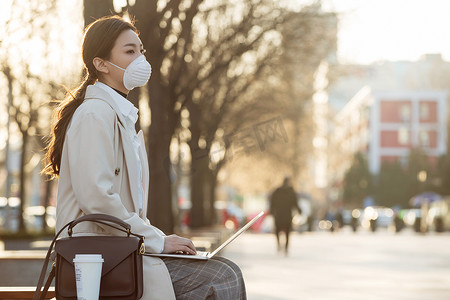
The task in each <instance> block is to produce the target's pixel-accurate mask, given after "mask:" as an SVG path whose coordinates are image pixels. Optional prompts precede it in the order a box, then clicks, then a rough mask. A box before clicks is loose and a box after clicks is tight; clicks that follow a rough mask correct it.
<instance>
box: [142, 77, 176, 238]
mask: <svg viewBox="0 0 450 300" xmlns="http://www.w3.org/2000/svg"><path fill="white" fill-rule="evenodd" d="M155 81H157V79H156V80H155V79H154V81H153V82H155ZM148 88H149V94H150V104H151V120H152V121H151V125H150V128H149V132H148V141H149V149H148V161H149V166H150V191H149V209H148V212H147V215H148V217H149V219H150V220H151V222H152V224H153V225H154V226H156V227H158V228H159V229H161V230H162V231H164V232H165V233H167V234H169V233H172V232H173V230H174V225H173V211H172V196H171V195H172V193H171V180H170V172H171V162H170V156H169V154H170V140H171V133H170V126H169V125H170V122H169V118H168V116H167V109H166V107H165V106H166V105H167V103H166V100H167V97H164V94H163V90H162V88H161V87H160V85H158V84H151V83H150V84H149V87H148Z"/></svg>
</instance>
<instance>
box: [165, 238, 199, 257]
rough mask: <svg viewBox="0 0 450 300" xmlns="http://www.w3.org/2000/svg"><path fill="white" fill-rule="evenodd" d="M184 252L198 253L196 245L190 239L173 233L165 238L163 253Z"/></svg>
mask: <svg viewBox="0 0 450 300" xmlns="http://www.w3.org/2000/svg"><path fill="white" fill-rule="evenodd" d="M175 252H183V253H187V254H196V253H197V251H196V250H195V246H194V244H193V243H192V241H191V240H190V239H186V238H182V237H179V236H178V235H175V234H172V235H169V236H166V237H165V238H164V249H163V251H162V253H175Z"/></svg>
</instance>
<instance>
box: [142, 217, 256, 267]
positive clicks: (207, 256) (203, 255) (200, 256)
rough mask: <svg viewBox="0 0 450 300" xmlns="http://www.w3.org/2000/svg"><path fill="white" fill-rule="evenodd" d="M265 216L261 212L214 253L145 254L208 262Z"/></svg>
mask: <svg viewBox="0 0 450 300" xmlns="http://www.w3.org/2000/svg"><path fill="white" fill-rule="evenodd" d="M263 214H264V212H263V211H262V212H260V213H259V214H258V215H257V216H256V217H254V218H253V219H251V220H250V222H248V223H247V224H245V226H243V227H242V228H241V229H239V230H238V231H237V232H236V233H235V234H233V235H232V236H231V237H230V238H229V239H228V240H226V241H225V242H224V243H223V244H222V245H220V246H219V247H217V249H216V250H214V251H213V252H205V251H197V254H195V255H192V254H179V253H147V252H146V253H144V255H147V256H157V257H172V258H189V259H202V260H208V259H210V258H211V257H213V256H214V255H216V254H217V253H218V252H219V251H220V250H222V249H223V248H225V247H226V246H227V245H228V244H230V243H231V242H232V241H234V239H236V238H237V237H238V236H240V235H241V234H242V233H243V232H244V231H246V230H247V229H249V228H250V226H252V225H253V223H255V222H256V221H257V220H258V219H259V218H261V216H262V215H263Z"/></svg>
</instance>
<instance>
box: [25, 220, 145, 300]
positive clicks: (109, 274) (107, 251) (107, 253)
mask: <svg viewBox="0 0 450 300" xmlns="http://www.w3.org/2000/svg"><path fill="white" fill-rule="evenodd" d="M84 221H90V222H97V223H101V224H104V225H107V226H110V227H113V228H115V229H117V230H120V231H123V232H125V233H126V234H127V236H76V237H73V236H72V229H73V227H74V226H75V225H77V224H79V223H80V222H84ZM115 225H119V227H118V226H115ZM66 228H68V229H67V231H68V235H69V236H68V237H65V238H60V239H57V238H58V236H59V235H60V234H61V232H62V231H63V230H64V229H66ZM53 246H55V253H56V261H55V263H53V266H52V270H51V272H50V274H49V276H48V279H47V282H46V284H45V287H44V289H43V290H42V292H41V287H42V284H43V282H44V277H45V274H46V271H47V266H48V263H49V260H50V256H51V252H52V249H53ZM144 252H145V246H144V237H143V236H141V235H138V234H134V233H132V232H131V226H130V225H129V224H128V223H126V222H124V221H122V220H120V219H118V218H116V217H113V216H109V215H104V214H90V215H86V216H83V217H80V218H78V219H76V220H74V221H72V222H69V223H68V224H66V225H65V226H64V227H63V228H62V229H61V230H60V231H59V232H58V233H57V234H56V236H55V238H54V239H53V241H52V243H51V245H50V247H49V249H48V252H47V256H46V258H45V261H44V266H43V267H42V271H41V276H40V278H39V282H38V285H37V287H36V292H35V294H34V298H33V299H35V300H37V299H44V297H45V294H46V293H47V290H48V288H49V286H50V284H51V282H52V280H53V277H56V279H55V294H56V299H64V300H65V299H74V300H76V299H77V289H76V283H75V268H74V264H73V259H74V257H75V254H101V255H102V257H103V259H104V263H103V267H102V275H101V276H102V277H101V282H100V299H112V300H114V299H117V300H119V299H120V300H132V299H133V300H134V299H139V298H141V297H142V293H143V277H142V276H143V275H142V254H143V253H144ZM39 297H40V298H39Z"/></svg>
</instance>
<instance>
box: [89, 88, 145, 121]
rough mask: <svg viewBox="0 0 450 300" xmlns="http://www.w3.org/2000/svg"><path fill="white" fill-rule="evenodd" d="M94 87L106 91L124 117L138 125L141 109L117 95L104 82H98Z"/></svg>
mask: <svg viewBox="0 0 450 300" xmlns="http://www.w3.org/2000/svg"><path fill="white" fill-rule="evenodd" d="M94 85H95V86H96V87H99V88H101V89H102V90H104V91H106V92H107V93H108V94H109V95H110V96H111V99H112V101H114V103H115V104H116V105H117V107H118V108H119V110H120V112H121V113H122V115H123V116H124V117H127V118H129V119H130V120H131V121H132V122H133V124H135V123H136V121H137V119H138V112H139V109H137V108H136V107H135V106H134V105H133V103H131V102H130V101H128V99H126V98H124V97H122V95H120V94H119V93H117V92H116V91H115V90H114V89H113V88H111V87H110V86H108V85H106V84H104V83H103V82H100V81H97V82H96V83H95V84H94Z"/></svg>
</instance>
